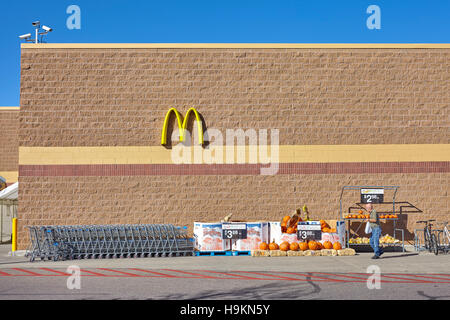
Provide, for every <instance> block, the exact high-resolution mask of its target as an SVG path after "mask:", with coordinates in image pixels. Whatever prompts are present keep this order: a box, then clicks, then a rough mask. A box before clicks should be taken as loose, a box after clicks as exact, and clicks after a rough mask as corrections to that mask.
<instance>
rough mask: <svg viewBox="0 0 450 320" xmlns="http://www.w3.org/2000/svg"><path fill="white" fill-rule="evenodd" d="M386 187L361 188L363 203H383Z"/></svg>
mask: <svg viewBox="0 0 450 320" xmlns="http://www.w3.org/2000/svg"><path fill="white" fill-rule="evenodd" d="M383 200H384V189H361V203H382V202H383Z"/></svg>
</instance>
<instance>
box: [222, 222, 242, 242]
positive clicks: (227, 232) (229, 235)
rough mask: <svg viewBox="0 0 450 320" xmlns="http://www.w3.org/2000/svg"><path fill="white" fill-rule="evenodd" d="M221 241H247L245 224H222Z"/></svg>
mask: <svg viewBox="0 0 450 320" xmlns="http://www.w3.org/2000/svg"><path fill="white" fill-rule="evenodd" d="M222 239H247V224H246V223H222Z"/></svg>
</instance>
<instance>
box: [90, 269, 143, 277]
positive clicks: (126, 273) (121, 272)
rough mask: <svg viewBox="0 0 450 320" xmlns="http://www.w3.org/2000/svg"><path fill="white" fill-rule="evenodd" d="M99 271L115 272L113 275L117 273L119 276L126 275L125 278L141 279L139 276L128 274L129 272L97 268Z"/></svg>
mask: <svg viewBox="0 0 450 320" xmlns="http://www.w3.org/2000/svg"><path fill="white" fill-rule="evenodd" d="M98 269H100V270H104V271H109V272H113V273H114V272H115V273H119V274H121V275H126V276H130V277H143V276H141V275H139V274H135V273H130V272H125V271H121V270H114V269H109V268H98Z"/></svg>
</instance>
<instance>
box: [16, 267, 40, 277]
mask: <svg viewBox="0 0 450 320" xmlns="http://www.w3.org/2000/svg"><path fill="white" fill-rule="evenodd" d="M12 269H13V270H16V271H20V272H24V273H27V274H29V275H32V276H35V277H42V276H46V275H45V274H41V273H37V272H34V271H30V270H26V269H22V268H12Z"/></svg>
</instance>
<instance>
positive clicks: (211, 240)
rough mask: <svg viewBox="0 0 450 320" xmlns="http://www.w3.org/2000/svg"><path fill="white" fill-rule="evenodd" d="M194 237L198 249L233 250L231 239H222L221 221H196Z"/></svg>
mask: <svg viewBox="0 0 450 320" xmlns="http://www.w3.org/2000/svg"><path fill="white" fill-rule="evenodd" d="M194 239H195V249H196V250H198V251H226V250H231V244H230V241H229V240H224V239H222V223H221V222H213V223H210V222H194Z"/></svg>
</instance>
